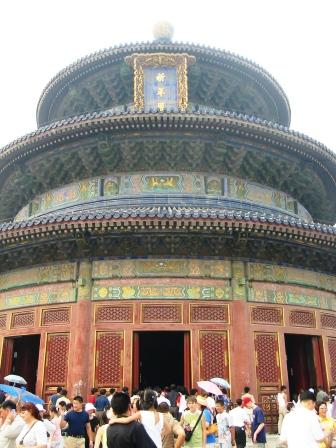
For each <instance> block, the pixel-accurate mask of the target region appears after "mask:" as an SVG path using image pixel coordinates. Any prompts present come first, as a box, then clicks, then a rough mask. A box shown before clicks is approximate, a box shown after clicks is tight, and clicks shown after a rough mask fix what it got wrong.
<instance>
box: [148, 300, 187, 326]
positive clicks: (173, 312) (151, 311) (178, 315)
mask: <svg viewBox="0 0 336 448" xmlns="http://www.w3.org/2000/svg"><path fill="white" fill-rule="evenodd" d="M181 321H182V309H181V305H156V304H150V305H143V306H142V322H181Z"/></svg>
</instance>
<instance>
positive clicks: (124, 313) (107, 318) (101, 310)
mask: <svg viewBox="0 0 336 448" xmlns="http://www.w3.org/2000/svg"><path fill="white" fill-rule="evenodd" d="M96 322H97V323H100V322H133V306H132V305H127V306H99V307H97V308H96Z"/></svg>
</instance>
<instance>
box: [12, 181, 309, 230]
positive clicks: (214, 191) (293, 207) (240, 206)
mask: <svg viewBox="0 0 336 448" xmlns="http://www.w3.org/2000/svg"><path fill="white" fill-rule="evenodd" d="M152 205H155V206H162V207H168V206H170V207H181V206H185V207H191V206H192V207H194V208H196V207H197V206H199V207H209V208H218V209H223V208H225V209H233V210H246V211H257V212H264V213H275V214H282V215H286V216H289V217H297V218H301V219H303V220H305V221H311V220H312V218H311V216H310V214H309V213H308V211H307V210H306V209H305V208H304V207H303V206H302V205H301V204H300V203H298V201H296V200H295V199H293V198H292V197H291V196H289V195H287V194H286V193H283V192H280V191H277V190H274V189H272V188H269V187H266V186H263V185H259V184H257V183H254V182H249V181H246V180H242V179H238V178H235V177H231V176H220V175H211V174H206V173H188V172H142V173H132V174H123V173H112V174H110V175H108V176H103V177H95V178H90V179H84V180H82V181H78V182H73V183H71V184H68V185H65V186H62V187H60V188H56V189H54V190H50V191H48V192H46V193H43V194H42V195H39V196H37V197H35V198H34V199H33V200H32V201H31V202H29V203H28V204H27V205H26V206H25V207H23V208H22V209H21V210H20V211H19V213H18V214H17V215H16V217H15V221H22V220H27V219H29V218H33V217H35V216H44V215H46V214H51V213H52V214H55V213H58V214H59V215H60V214H64V213H65V214H69V213H72V212H78V211H79V212H80V211H89V210H97V209H102V208H105V209H108V207H121V208H122V207H129V206H133V207H134V206H135V207H136V206H138V207H139V206H140V207H141V206H152Z"/></svg>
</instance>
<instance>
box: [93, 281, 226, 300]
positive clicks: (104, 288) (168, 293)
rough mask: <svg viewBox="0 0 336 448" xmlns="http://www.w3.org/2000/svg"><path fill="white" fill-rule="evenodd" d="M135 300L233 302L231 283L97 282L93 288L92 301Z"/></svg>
mask: <svg viewBox="0 0 336 448" xmlns="http://www.w3.org/2000/svg"><path fill="white" fill-rule="evenodd" d="M122 299H123V300H135V299H141V300H145V299H155V300H157V299H161V300H165V299H169V300H172V299H179V300H181V299H184V300H231V288H230V286H229V282H220V284H218V285H216V286H214V285H209V284H206V283H205V284H201V285H199V284H194V283H185V284H182V285H179V284H176V282H175V283H174V284H160V283H148V284H141V285H139V284H135V283H131V282H129V283H127V284H125V283H122V284H118V283H117V282H116V283H114V282H113V283H112V282H110V281H106V280H97V281H95V282H94V284H93V288H92V300H122Z"/></svg>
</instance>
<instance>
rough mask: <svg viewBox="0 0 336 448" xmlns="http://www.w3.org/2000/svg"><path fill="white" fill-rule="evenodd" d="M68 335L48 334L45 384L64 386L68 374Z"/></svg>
mask: <svg viewBox="0 0 336 448" xmlns="http://www.w3.org/2000/svg"><path fill="white" fill-rule="evenodd" d="M68 354H69V334H68V333H57V334H49V335H48V339H47V354H46V367H45V384H48V385H65V384H66V380H67V373H68Z"/></svg>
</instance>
